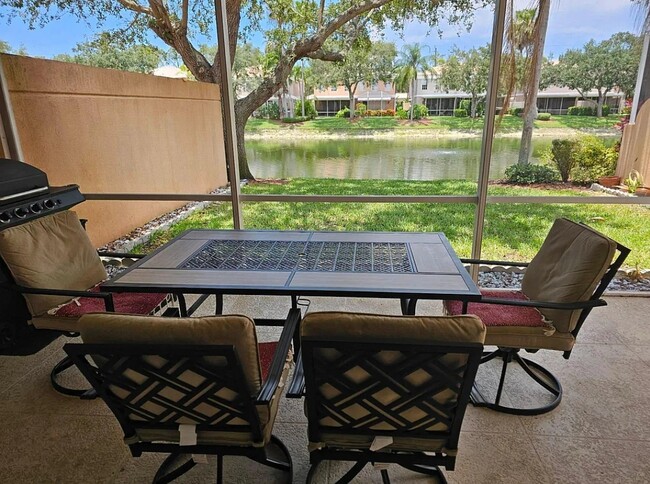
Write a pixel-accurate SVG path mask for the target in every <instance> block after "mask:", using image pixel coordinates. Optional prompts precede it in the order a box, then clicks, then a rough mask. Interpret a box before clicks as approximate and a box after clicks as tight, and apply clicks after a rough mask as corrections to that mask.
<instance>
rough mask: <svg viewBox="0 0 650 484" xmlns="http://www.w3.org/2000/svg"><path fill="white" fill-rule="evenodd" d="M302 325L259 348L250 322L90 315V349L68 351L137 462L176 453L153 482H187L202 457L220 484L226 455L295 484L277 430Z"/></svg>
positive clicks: (86, 339) (85, 326) (85, 330)
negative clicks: (211, 462) (208, 458)
mask: <svg viewBox="0 0 650 484" xmlns="http://www.w3.org/2000/svg"><path fill="white" fill-rule="evenodd" d="M299 321H300V311H299V310H298V309H292V310H290V312H289V315H288V317H287V320H286V324H285V326H284V329H283V331H282V335H281V336H280V340H279V341H278V342H276V343H260V344H258V342H257V337H256V333H255V324H254V323H253V321H252V320H251V319H249V318H247V317H245V316H238V315H233V316H210V317H204V318H161V317H152V316H132V315H121V314H110V313H103V314H88V315H85V316H82V317H81V319H80V320H79V328H80V331H81V338H82V340H83V344H73V343H68V344H66V345H65V346H64V349H65V351H66V352H67V353H68V355H70V357H71V359H72V361H73V362H74V364H75V365H77V367H78V368H79V369H80V370H81V372H82V373H83V374H84V376H85V377H86V378H87V379H88V381H89V382H90V383H91V385H92V386H93V388H94V389H95V391H96V392H97V393H98V394H99V395H100V397H101V398H102V399H103V400H104V401H105V402H106V404H107V405H108V407H109V408H110V409H111V411H112V412H113V414H114V415H115V417H116V418H117V420H118V422H119V423H120V426H121V427H122V430H123V432H124V441H125V443H126V444H127V445H128V446H129V449H130V451H131V454H132V455H133V456H134V457H139V456H140V455H141V454H142V453H143V452H158V453H166V454H169V456H168V457H167V458H166V459H165V460H164V462H163V464H162V465H161V466H160V468H159V469H158V472H157V473H156V475H155V477H154V482H170V481H171V480H173V479H175V478H176V477H178V476H180V475H182V474H184V473H185V472H187V471H188V470H190V469H191V468H192V467H193V466H194V464H195V462H196V461H195V458H194V456H196V455H201V454H203V455H205V454H211V455H216V456H217V482H218V483H221V482H223V457H224V456H227V455H241V456H246V457H248V458H250V459H252V460H254V461H256V462H259V463H261V464H264V465H266V466H270V467H273V468H276V469H281V470H283V471H286V472H288V473H289V475H288V481H287V482H291V476H292V463H291V456H290V455H289V452H288V450H287V448H286V447H285V445H284V444H283V443H282V441H281V440H279V439H278V438H277V437H275V436H273V435H272V430H273V423H274V421H275V417H276V415H277V412H278V406H279V402H280V397H281V392H282V390H283V385H284V381H285V379H286V376H287V373H288V371H289V368H290V362H291V361H292V360H291V349H290V348H291V341H292V338H293V334H294V331H295V329H296V327H297V325H298V323H299ZM274 451H276V452H277V451H279V452H280V454H281V457H282V458H281V459H278V458H277V457H275V456H274V455H273V452H274Z"/></svg>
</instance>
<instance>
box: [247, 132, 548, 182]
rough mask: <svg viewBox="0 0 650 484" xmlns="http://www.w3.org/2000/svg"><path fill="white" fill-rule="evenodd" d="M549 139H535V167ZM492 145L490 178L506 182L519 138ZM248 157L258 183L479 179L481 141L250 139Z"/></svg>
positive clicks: (462, 139) (473, 139) (467, 139)
mask: <svg viewBox="0 0 650 484" xmlns="http://www.w3.org/2000/svg"><path fill="white" fill-rule="evenodd" d="M551 140H552V138H536V139H534V140H533V156H532V162H533V163H537V162H539V158H540V156H541V154H542V153H543V151H544V150H548V149H549V148H550V146H551ZM493 146H494V148H493V152H492V163H491V165H490V178H492V179H495V178H502V177H503V174H504V172H505V169H506V168H507V167H508V166H510V165H512V164H514V163H516V162H517V156H518V153H519V139H518V138H496V139H495V140H494V145H493ZM246 152H247V154H248V161H249V164H250V167H251V170H252V172H253V174H254V175H255V176H256V177H258V178H338V179H393V180H442V179H457V180H458V179H465V180H476V179H477V178H478V167H479V161H480V156H481V139H480V138H410V139H404V138H395V139H376V138H374V139H373V138H353V139H350V138H346V139H319V140H304V139H297V140H264V141H259V140H248V141H246Z"/></svg>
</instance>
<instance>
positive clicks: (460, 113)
mask: <svg viewBox="0 0 650 484" xmlns="http://www.w3.org/2000/svg"><path fill="white" fill-rule="evenodd" d="M467 116H468V114H467V109H463V108H457V109H454V117H455V118H466V117H467Z"/></svg>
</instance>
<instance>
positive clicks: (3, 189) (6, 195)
mask: <svg viewBox="0 0 650 484" xmlns="http://www.w3.org/2000/svg"><path fill="white" fill-rule="evenodd" d="M49 190H50V187H49V184H48V181H47V175H46V174H45V172H43V171H41V170H39V169H38V168H36V167H34V166H32V165H28V164H27V163H22V162H20V161H16V160H10V159H7V158H0V205H4V204H7V203H11V202H15V201H17V200H22V199H25V198H29V197H34V196H36V195H41V194H45V193H48V192H49Z"/></svg>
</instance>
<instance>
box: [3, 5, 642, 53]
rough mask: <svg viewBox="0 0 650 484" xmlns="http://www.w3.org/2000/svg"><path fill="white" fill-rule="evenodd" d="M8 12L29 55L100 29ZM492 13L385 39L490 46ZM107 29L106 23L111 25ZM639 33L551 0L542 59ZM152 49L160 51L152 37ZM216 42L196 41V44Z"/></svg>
mask: <svg viewBox="0 0 650 484" xmlns="http://www.w3.org/2000/svg"><path fill="white" fill-rule="evenodd" d="M516 5H517V9H519V8H526V7H528V6H529V5H530V1H529V0H518V1H517V2H516ZM7 11H8V10H7V9H6V7H0V40H3V41H5V42H9V44H10V45H11V46H12V47H14V48H18V47H21V46H22V47H24V48H26V49H27V52H28V53H29V55H32V56H40V57H53V56H54V55H56V54H61V53H68V52H70V51H71V50H72V48H73V47H74V46H75V45H76V44H77V43H79V42H83V41H85V40H89V39H90V38H92V36H93V34H95V33H97V32H99V31H100V30H99V29H97V28H96V26H95V25H90V26H89V25H87V24H86V23H85V22H79V21H77V19H76V18H75V17H72V16H70V15H65V16H63V18H61V19H60V20H56V21H52V22H51V23H49V24H47V25H46V26H45V27H42V28H36V29H34V30H30V29H29V28H28V26H27V25H26V24H25V23H24V22H22V21H21V19H19V18H14V19H13V20H12V21H11V23H7V20H6V15H5V14H6V13H7ZM492 21H493V10H492V8H490V7H487V8H485V9H482V10H479V11H477V12H476V15H475V17H474V22H473V26H472V28H471V30H470V31H469V32H467V31H466V29H465V28H463V27H460V26H457V25H448V24H443V25H441V30H442V31H443V33H442V36H439V35H438V32H437V31H435V32H428V28H427V27H426V26H424V25H422V24H418V23H411V24H407V25H405V26H404V29H403V30H402V31H400V32H394V31H386V32H384V39H385V40H388V41H393V42H395V44H396V45H397V47H398V49H399V48H400V47H401V46H402V45H403V44H405V43H414V42H418V43H421V44H425V45H428V46H429V47H430V49H431V50H432V51H433V49H436V50H437V52H438V53H439V54H442V55H446V54H447V53H449V52H450V51H451V50H452V49H453V48H454V47H459V48H461V49H468V48H471V47H476V46H479V45H484V44H486V43H489V42H490V39H491V30H492ZM109 25H110V24H109ZM623 31H630V32H638V31H639V25H638V21H637V20H636V9H635V7H634V5H633V4H632V2H631V0H553V2H552V4H551V16H550V20H549V28H548V33H547V40H546V47H545V54H546V55H547V56H553V57H555V58H557V57H558V56H559V55H560V54H562V53H563V52H565V51H566V50H567V49H570V48H577V47H581V46H582V45H584V44H585V43H586V42H588V41H589V40H590V39H595V40H597V41H600V40H604V39H606V38H609V37H610V36H611V35H612V34H614V33H616V32H623ZM251 40H252V42H253V43H254V44H256V45H257V46H258V47H263V36H262V35H261V34H260V33H258V34H256V35H254V36H253V37H252V38H251ZM152 41H153V43H154V44H156V45H159V46H162V47H166V46H163V45H162V43H161V42H160V41H159V40H157V39H155V38H153V37H152ZM208 42H210V43H211V42H214V40H213V39H200V40H199V41H198V42H197V44H201V43H208Z"/></svg>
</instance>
